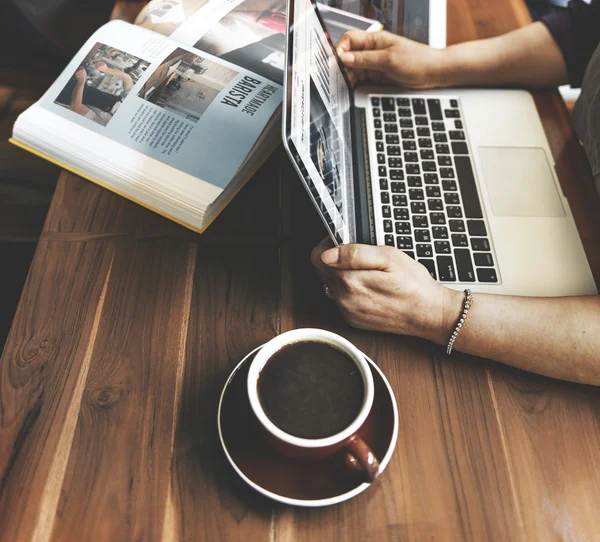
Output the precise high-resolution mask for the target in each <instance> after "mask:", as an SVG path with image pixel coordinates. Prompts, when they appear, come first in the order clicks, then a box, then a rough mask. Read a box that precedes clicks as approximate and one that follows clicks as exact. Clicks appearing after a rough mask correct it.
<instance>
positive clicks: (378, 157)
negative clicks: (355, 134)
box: [377, 153, 385, 164]
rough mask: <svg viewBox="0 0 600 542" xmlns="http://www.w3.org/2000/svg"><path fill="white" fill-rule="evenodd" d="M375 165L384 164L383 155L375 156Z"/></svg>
mask: <svg viewBox="0 0 600 542" xmlns="http://www.w3.org/2000/svg"><path fill="white" fill-rule="evenodd" d="M377 163H378V164H385V154H382V153H379V154H378V155H377Z"/></svg>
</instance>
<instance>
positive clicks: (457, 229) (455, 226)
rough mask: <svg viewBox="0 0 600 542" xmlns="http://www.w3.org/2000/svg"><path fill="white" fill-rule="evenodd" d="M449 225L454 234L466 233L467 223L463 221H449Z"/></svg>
mask: <svg viewBox="0 0 600 542" xmlns="http://www.w3.org/2000/svg"><path fill="white" fill-rule="evenodd" d="M448 225H449V226H450V231H451V232H454V233H464V232H465V231H466V230H465V223H464V221H463V220H448Z"/></svg>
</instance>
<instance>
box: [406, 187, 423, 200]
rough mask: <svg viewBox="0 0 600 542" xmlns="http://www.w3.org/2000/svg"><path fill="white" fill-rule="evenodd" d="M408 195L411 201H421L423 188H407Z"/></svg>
mask: <svg viewBox="0 0 600 542" xmlns="http://www.w3.org/2000/svg"><path fill="white" fill-rule="evenodd" d="M408 197H409V198H410V199H411V200H412V201H423V200H424V199H425V194H423V190H422V189H420V188H409V189H408Z"/></svg>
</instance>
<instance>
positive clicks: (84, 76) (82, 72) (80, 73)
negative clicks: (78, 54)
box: [75, 66, 87, 82]
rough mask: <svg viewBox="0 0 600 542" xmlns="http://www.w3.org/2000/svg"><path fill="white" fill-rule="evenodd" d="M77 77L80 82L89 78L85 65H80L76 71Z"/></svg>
mask: <svg viewBox="0 0 600 542" xmlns="http://www.w3.org/2000/svg"><path fill="white" fill-rule="evenodd" d="M75 77H76V78H77V80H78V81H80V82H84V81H85V80H86V79H87V72H86V71H85V68H84V67H83V66H79V68H77V71H76V72H75Z"/></svg>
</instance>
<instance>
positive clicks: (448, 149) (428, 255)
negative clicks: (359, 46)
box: [368, 95, 499, 283]
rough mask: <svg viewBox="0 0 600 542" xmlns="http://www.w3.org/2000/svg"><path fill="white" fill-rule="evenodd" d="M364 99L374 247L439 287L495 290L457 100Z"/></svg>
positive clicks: (494, 267)
mask: <svg viewBox="0 0 600 542" xmlns="http://www.w3.org/2000/svg"><path fill="white" fill-rule="evenodd" d="M369 99H370V110H371V114H370V115H368V119H369V122H370V123H371V129H370V130H369V131H370V135H373V134H374V136H375V150H376V153H375V157H373V156H371V173H372V175H371V176H372V179H373V185H374V187H373V204H374V207H375V209H374V212H375V221H376V233H377V239H378V241H379V242H380V244H386V245H389V246H395V247H397V248H399V249H401V250H403V251H404V252H406V253H407V254H408V255H409V256H411V257H412V258H414V259H416V260H417V261H418V262H420V263H421V264H423V265H424V266H425V267H426V268H427V269H428V271H429V273H430V274H431V276H432V277H433V278H434V279H436V280H439V281H440V282H450V283H452V282H470V283H498V282H499V276H498V271H497V264H496V259H495V255H494V254H493V249H492V244H491V242H490V238H489V234H488V232H489V228H488V225H487V221H486V219H485V216H484V214H483V211H482V205H481V202H480V200H479V195H478V192H477V187H476V183H475V176H474V173H473V166H472V162H471V156H470V150H469V146H468V143H467V138H466V133H465V126H464V124H463V120H462V114H461V110H460V103H459V100H458V99H457V98H452V97H445V96H444V97H441V96H440V97H438V98H424V97H411V96H373V95H371V96H370V97H369ZM373 158H375V159H374V160H373ZM382 240H383V243H381V241H382Z"/></svg>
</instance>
